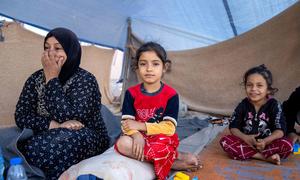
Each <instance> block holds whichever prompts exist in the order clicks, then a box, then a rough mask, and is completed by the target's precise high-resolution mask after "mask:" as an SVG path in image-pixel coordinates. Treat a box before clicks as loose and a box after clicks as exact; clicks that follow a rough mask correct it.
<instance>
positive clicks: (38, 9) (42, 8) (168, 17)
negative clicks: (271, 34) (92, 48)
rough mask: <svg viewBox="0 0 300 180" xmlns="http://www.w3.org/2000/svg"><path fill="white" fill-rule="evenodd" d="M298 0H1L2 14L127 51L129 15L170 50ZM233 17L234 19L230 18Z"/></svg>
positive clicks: (144, 36) (225, 32)
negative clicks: (68, 30) (62, 29)
mask: <svg viewBox="0 0 300 180" xmlns="http://www.w3.org/2000/svg"><path fill="white" fill-rule="evenodd" d="M297 1H298V0H264V1H261V0H251V1H245V0H222V1H221V0H210V1H206V0H189V1H183V0H164V1H161V0H122V1H120V0H88V1H81V0H72V1H71V0H26V1H19V0H1V1H0V15H3V16H6V17H11V18H13V19H16V20H18V21H20V22H25V23H28V24H31V25H33V26H36V27H39V28H42V29H45V30H50V29H53V28H54V27H58V26H63V27H67V28H70V29H72V30H73V31H74V32H75V33H76V34H77V35H78V36H79V38H80V39H81V40H83V41H87V42H92V43H95V44H99V45H104V46H108V47H112V48H118V49H121V50H123V49H124V48H125V43H126V35H127V32H126V31H127V20H128V19H131V21H132V32H133V33H135V34H136V36H137V37H139V38H140V39H141V40H143V41H149V40H152V41H157V42H159V43H161V44H162V45H163V46H164V47H166V49H168V50H183V49H192V48H198V47H203V46H208V45H211V44H215V43H218V42H220V41H224V40H226V39H229V38H232V37H234V31H233V29H232V27H233V25H234V27H236V33H237V34H238V35H239V34H242V33H244V32H246V31H248V30H250V29H252V28H253V27H255V26H257V25H259V24H261V23H263V22H264V21H266V20H267V19H270V18H271V17H273V16H274V15H276V14H278V13H280V12H281V11H282V10H284V9H286V8H287V7H289V6H291V5H292V4H294V3H295V2H297ZM229 17H231V18H229Z"/></svg>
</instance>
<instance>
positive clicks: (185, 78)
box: [124, 2, 300, 115]
mask: <svg viewBox="0 0 300 180" xmlns="http://www.w3.org/2000/svg"><path fill="white" fill-rule="evenodd" d="M299 19H300V2H298V3H296V4H295V5H294V6H292V7H290V8H289V9H287V10H286V11H284V12H283V13H281V14H279V15H278V16H276V17H274V18H272V19H271V20H269V21H267V22H265V23H264V24H262V25H260V26H258V27H257V28H255V29H253V30H251V31H249V32H247V33H244V34H243V35H240V36H237V37H236V38H233V39H230V40H227V41H224V42H222V43H219V44H216V45H212V46H209V47H203V48H197V49H192V50H186V51H173V52H168V54H169V58H170V59H171V60H172V71H171V73H169V74H165V76H164V80H165V81H166V82H167V83H168V84H170V85H171V86H172V87H174V88H175V89H176V90H177V91H178V92H179V94H180V97H181V98H182V99H183V101H184V102H185V103H186V104H187V105H188V107H189V108H190V109H192V110H196V111H201V112H206V113H213V114H220V115H230V114H231V113H232V111H233V108H234V107H235V106H236V105H237V103H238V102H239V101H240V100H241V99H242V98H243V97H244V96H245V94H244V88H243V87H242V86H241V82H242V77H243V74H244V73H245V72H246V71H247V70H248V69H249V68H250V67H253V66H257V65H260V64H265V65H266V66H267V67H268V68H269V69H270V70H271V71H272V72H273V76H274V77H273V78H274V87H277V88H279V92H278V93H277V94H276V96H275V97H276V98H277V99H279V100H280V101H283V100H285V99H287V97H288V96H289V94H290V93H291V92H292V91H293V89H294V88H296V87H298V86H299V84H300V79H299V77H300V68H299V67H300V61H299V57H300V41H299V39H300V21H299ZM128 42H133V41H128ZM134 43H135V44H131V45H127V47H131V49H132V51H131V52H132V53H134V50H136V47H138V46H137V41H134ZM126 52H128V51H126ZM129 57H134V54H131V55H129ZM126 61H131V62H132V59H128V60H126ZM125 63H128V62H125ZM132 76H133V77H134V76H136V74H135V73H134V72H133V71H131V72H129V73H127V74H126V79H125V80H131V81H129V82H127V81H125V84H129V85H130V84H134V83H137V82H132V79H134V78H133V77H132ZM136 79H137V78H136ZM124 86H125V87H127V85H124Z"/></svg>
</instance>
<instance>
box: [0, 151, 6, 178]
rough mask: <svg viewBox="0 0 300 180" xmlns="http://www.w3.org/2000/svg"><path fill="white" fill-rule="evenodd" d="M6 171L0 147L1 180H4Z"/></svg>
mask: <svg viewBox="0 0 300 180" xmlns="http://www.w3.org/2000/svg"><path fill="white" fill-rule="evenodd" d="M4 170H5V166H4V158H3V155H2V149H1V147H0V180H4Z"/></svg>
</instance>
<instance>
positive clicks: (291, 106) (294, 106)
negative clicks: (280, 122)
mask: <svg viewBox="0 0 300 180" xmlns="http://www.w3.org/2000/svg"><path fill="white" fill-rule="evenodd" d="M282 107H283V112H284V114H285V117H286V124H287V134H288V137H289V138H290V139H291V140H292V141H293V143H296V142H298V143H300V133H299V132H297V131H296V129H295V123H296V122H297V124H299V121H300V116H299V115H300V86H299V87H297V88H296V89H295V90H294V92H292V94H291V95H290V97H289V98H288V99H287V100H286V101H284V102H283V105H282Z"/></svg>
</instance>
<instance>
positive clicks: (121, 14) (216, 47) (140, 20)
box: [0, 0, 300, 117]
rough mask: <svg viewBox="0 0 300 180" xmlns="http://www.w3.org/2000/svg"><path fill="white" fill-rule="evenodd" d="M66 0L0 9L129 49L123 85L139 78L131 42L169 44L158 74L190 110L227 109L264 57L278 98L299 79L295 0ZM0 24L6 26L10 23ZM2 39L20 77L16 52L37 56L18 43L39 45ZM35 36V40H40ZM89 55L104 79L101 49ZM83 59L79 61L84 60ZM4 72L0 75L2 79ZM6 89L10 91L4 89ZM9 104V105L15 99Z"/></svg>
mask: <svg viewBox="0 0 300 180" xmlns="http://www.w3.org/2000/svg"><path fill="white" fill-rule="evenodd" d="M70 2H71V1H67V0H64V1H58V0H52V1H46V0H43V1H41V0H40V1H33V0H28V1H26V2H25V1H17V0H1V1H0V14H1V15H4V16H6V17H11V18H13V19H16V20H17V21H19V22H25V23H28V24H31V25H34V26H36V27H40V28H42V29H45V30H49V29H52V28H53V27H57V26H65V27H68V28H70V29H72V30H74V31H75V33H76V34H78V36H79V38H80V39H81V40H84V41H87V42H92V43H94V44H99V45H104V46H107V47H112V48H116V49H121V50H124V51H125V52H126V53H125V54H126V57H127V58H126V59H125V63H124V73H123V78H124V89H126V88H127V87H128V86H130V85H132V84H135V83H137V82H138V78H137V77H136V74H135V73H134V72H132V71H131V69H130V64H131V60H132V57H133V56H134V52H135V50H136V48H137V47H138V46H139V44H140V43H141V42H143V41H148V40H153V41H157V42H159V43H161V44H162V45H163V46H165V47H166V48H167V49H168V50H170V51H169V55H170V59H171V60H173V67H172V68H173V70H172V72H171V73H170V74H166V76H165V79H164V80H165V81H166V82H167V83H169V84H171V85H172V86H174V87H175V88H176V89H177V90H178V92H179V94H180V96H181V98H182V100H183V101H184V102H186V103H187V105H188V107H189V108H190V109H192V110H196V111H202V112H207V113H214V114H221V115H230V114H231V112H232V110H233V108H234V106H235V105H236V104H237V103H238V101H240V99H241V98H242V97H243V96H244V95H243V89H242V88H241V86H240V82H241V81H242V75H243V73H244V72H245V71H246V70H247V69H248V68H249V67H252V66H254V65H259V64H262V63H264V64H266V65H267V66H268V67H270V69H271V70H272V71H273V73H274V79H275V86H276V87H278V88H279V89H280V91H279V93H278V94H277V97H278V98H279V99H280V100H281V101H283V100H285V99H286V98H287V96H288V95H289V94H290V93H291V91H292V90H293V89H294V88H295V87H297V86H299V84H300V82H299V78H298V77H299V74H300V72H299V70H300V69H299V68H297V67H299V65H298V64H299V61H298V59H299V52H300V51H299V49H300V45H299V39H300V38H299V36H300V35H299V32H300V28H299V26H300V25H299V23H298V19H299V14H300V13H299V12H300V10H299V6H300V5H299V4H300V3H299V2H298V1H297V0H278V1H274V0H273V1H271V0H270V1H267V0H265V1H260V0H252V1H247V3H246V2H245V1H243V0H234V1H233V0H223V1H220V0H213V1H204V0H200V1H198V0H190V1H180V0H165V1H158V0H154V1H149V0H141V1H137V0H124V1H117V0H101V1H97V0H90V1H79V0H74V1H72V2H71V3H70ZM291 5H293V6H292V7H290V8H288V7H289V6H291ZM283 10H285V11H283ZM281 11H283V12H281ZM280 12H281V13H280ZM278 13H279V14H278ZM277 14H278V15H277ZM275 15H276V16H275ZM273 16H275V17H273ZM271 17H273V18H272V19H270V18H271ZM268 19H270V20H268ZM266 20H268V21H266ZM264 21H266V22H264ZM263 22H264V23H263ZM261 23H263V24H261ZM257 25H259V26H258V27H256V28H254V29H252V30H251V31H248V30H249V29H251V28H253V27H255V26H257ZM7 27H9V26H7ZM3 28H4V29H5V28H6V27H3ZM6 32H7V33H10V30H9V29H8V30H7V31H6ZM26 34H30V33H28V32H26ZM4 35H5V34H4ZM30 36H32V35H30ZM22 38H25V39H27V40H23V39H22ZM40 39H41V38H40ZM6 40H7V41H4V43H0V48H1V51H0V57H1V60H2V61H7V60H9V61H10V62H11V63H12V64H13V65H17V66H16V67H18V68H19V70H20V69H25V68H27V69H26V73H24V76H18V77H21V78H23V79H22V80H23V81H22V82H24V77H28V75H29V71H30V72H33V70H30V69H32V67H34V66H31V67H30V68H28V65H26V63H21V64H20V63H17V62H16V61H15V60H16V59H18V62H19V61H22V60H23V59H24V57H26V58H27V59H28V60H30V61H34V60H36V59H39V56H38V55H39V53H32V54H30V55H29V54H28V53H26V51H25V50H24V49H27V48H29V49H28V50H27V51H29V50H30V51H32V48H31V46H32V47H34V48H36V49H37V51H38V50H39V51H41V49H38V47H40V46H38V45H37V44H35V45H33V44H30V45H29V43H25V44H24V42H34V41H30V38H28V37H25V36H23V35H20V34H15V37H14V38H13V40H12V42H10V43H5V42H9V39H6ZM35 42H36V43H41V40H37V41H35ZM11 43H16V44H14V45H13V46H12V47H14V48H15V49H14V48H12V47H6V49H5V51H2V49H3V48H4V47H5V46H10V45H12V44H11ZM18 43H21V44H18ZM22 43H23V44H22ZM208 45H209V46H208ZM204 46H205V47H204ZM16 48H17V49H16ZM6 51H9V52H8V53H7V52H6ZM102 51H103V52H105V51H104V50H102ZM14 52H18V53H14ZM90 52H92V51H90ZM104 54H105V53H104ZM24 55H25V56H24ZM84 56H85V55H84ZM91 56H94V57H92V58H91V60H92V61H91V62H89V63H87V64H86V65H89V67H90V68H91V67H93V68H98V69H97V70H96V69H94V70H92V71H93V72H96V73H99V71H101V73H99V76H98V77H97V78H98V79H106V78H107V75H109V72H108V71H110V70H109V68H103V67H108V66H103V67H101V68H100V65H98V66H95V63H99V64H101V63H100V61H101V60H102V59H105V57H102V55H101V53H99V54H98V56H97V55H95V54H91ZM95 56H96V57H95ZM87 59H88V58H87ZM82 62H83V66H85V60H83V61H82ZM105 62H106V61H105ZM110 63H111V62H107V64H106V65H110ZM27 71H28V72H27ZM1 72H2V71H1ZM3 72H5V71H3ZM6 75H7V76H10V77H13V78H11V80H12V81H10V82H14V81H16V79H17V78H16V77H15V76H16V75H11V74H9V73H6ZM7 76H2V77H3V78H4V79H5V78H6V77H7ZM1 82H3V83H2V84H1V86H2V85H3V86H5V85H7V83H5V81H1ZM99 83H100V87H102V89H101V92H102V94H104V95H105V96H106V97H108V98H107V101H105V102H106V103H109V102H110V100H109V93H108V89H109V88H108V87H109V84H108V80H107V79H106V80H105V81H100V82H99ZM15 84H18V88H17V89H16V88H14V91H16V92H19V91H20V88H21V87H22V83H21V81H20V80H18V82H16V83H15ZM7 91H8V92H10V90H9V89H7ZM15 94H17V93H15ZM7 100H8V99H7V98H6V95H5V94H2V93H1V101H2V102H7ZM13 103H15V102H13ZM3 107H7V106H6V105H3ZM9 107H10V108H11V109H13V105H11V106H9ZM4 109H5V108H4ZM9 112H10V113H11V112H12V111H9ZM6 113H7V112H6ZM10 117H11V116H10Z"/></svg>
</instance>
